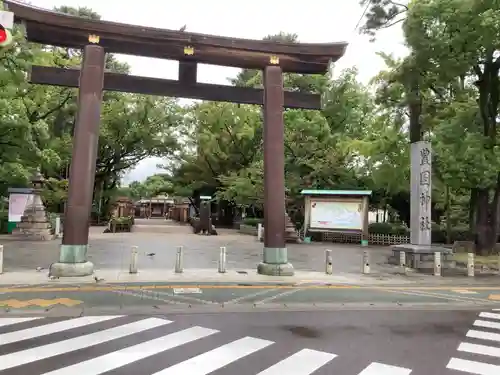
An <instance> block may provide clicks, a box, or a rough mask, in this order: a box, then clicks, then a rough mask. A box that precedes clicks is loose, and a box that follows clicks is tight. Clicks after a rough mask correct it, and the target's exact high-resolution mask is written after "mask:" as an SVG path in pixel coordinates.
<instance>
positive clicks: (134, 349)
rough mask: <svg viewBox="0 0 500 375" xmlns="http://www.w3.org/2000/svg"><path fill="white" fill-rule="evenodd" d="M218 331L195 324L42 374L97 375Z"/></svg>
mask: <svg viewBox="0 0 500 375" xmlns="http://www.w3.org/2000/svg"><path fill="white" fill-rule="evenodd" d="M218 332H219V331H217V330H215V329H208V328H203V327H198V326H196V327H192V328H188V329H185V330H183V331H179V332H175V333H171V334H169V335H166V336H162V337H159V338H156V339H154V340H150V341H146V342H143V343H141V344H137V345H134V346H130V347H128V348H125V349H121V350H117V351H114V352H111V353H108V354H105V355H102V356H100V357H96V358H92V359H89V360H87V361H83V362H80V363H76V364H74V365H72V366H67V367H64V368H61V369H58V370H54V371H50V372H47V373H45V374H43V375H74V374H78V375H99V374H102V373H105V372H108V371H112V370H114V369H117V368H120V367H123V366H125V365H128V364H130V363H133V362H136V361H139V360H141V359H144V358H147V357H150V356H152V355H155V354H158V353H161V352H164V351H166V350H169V349H172V348H175V347H177V346H181V345H184V344H187V343H189V342H192V341H196V340H198V339H202V338H204V337H207V336H210V335H213V334H214V333H218Z"/></svg>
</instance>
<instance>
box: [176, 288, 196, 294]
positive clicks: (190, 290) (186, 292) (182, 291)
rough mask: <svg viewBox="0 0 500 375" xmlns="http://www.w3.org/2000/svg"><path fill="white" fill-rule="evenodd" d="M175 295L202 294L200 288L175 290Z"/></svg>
mask: <svg viewBox="0 0 500 375" xmlns="http://www.w3.org/2000/svg"><path fill="white" fill-rule="evenodd" d="M173 290H174V294H201V293H202V291H201V289H200V288H173Z"/></svg>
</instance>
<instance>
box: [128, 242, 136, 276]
mask: <svg viewBox="0 0 500 375" xmlns="http://www.w3.org/2000/svg"><path fill="white" fill-rule="evenodd" d="M138 260H139V252H138V248H137V246H132V250H131V252H130V267H129V270H128V272H129V273H137V263H138Z"/></svg>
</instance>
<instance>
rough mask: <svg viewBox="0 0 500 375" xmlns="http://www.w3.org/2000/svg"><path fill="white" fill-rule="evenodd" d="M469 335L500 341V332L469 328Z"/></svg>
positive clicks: (475, 337)
mask: <svg viewBox="0 0 500 375" xmlns="http://www.w3.org/2000/svg"><path fill="white" fill-rule="evenodd" d="M466 336H467V337H472V338H474V339H481V340H490V341H498V342H500V333H493V332H484V331H476V330H474V329H471V330H469V332H467V334H466Z"/></svg>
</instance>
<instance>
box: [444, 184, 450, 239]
mask: <svg viewBox="0 0 500 375" xmlns="http://www.w3.org/2000/svg"><path fill="white" fill-rule="evenodd" d="M444 192H445V203H444V204H445V209H446V243H447V244H450V243H451V220H450V215H451V209H450V187H449V186H448V185H446V187H445V191H444Z"/></svg>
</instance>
